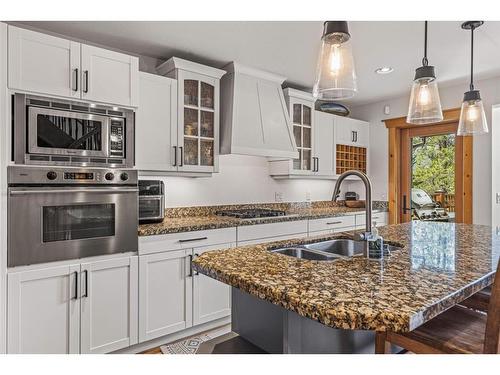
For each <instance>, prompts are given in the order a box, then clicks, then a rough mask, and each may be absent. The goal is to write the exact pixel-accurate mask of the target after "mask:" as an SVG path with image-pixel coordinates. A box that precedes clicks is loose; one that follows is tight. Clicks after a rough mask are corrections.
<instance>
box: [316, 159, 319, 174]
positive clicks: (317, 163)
mask: <svg viewBox="0 0 500 375" xmlns="http://www.w3.org/2000/svg"><path fill="white" fill-rule="evenodd" d="M316 172H319V157H316Z"/></svg>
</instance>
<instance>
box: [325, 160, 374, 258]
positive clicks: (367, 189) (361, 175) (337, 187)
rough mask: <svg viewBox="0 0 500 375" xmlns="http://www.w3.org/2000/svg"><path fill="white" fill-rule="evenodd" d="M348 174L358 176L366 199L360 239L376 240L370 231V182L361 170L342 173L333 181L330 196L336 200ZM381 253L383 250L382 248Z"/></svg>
mask: <svg viewBox="0 0 500 375" xmlns="http://www.w3.org/2000/svg"><path fill="white" fill-rule="evenodd" d="M348 176H358V177H359V178H360V179H361V181H363V183H364V185H365V197H366V198H365V199H366V204H365V206H366V208H365V209H366V223H365V225H366V227H365V232H364V233H361V234H360V239H361V240H362V241H367V245H368V242H370V241H376V240H377V238H376V236H374V235H373V232H372V183H371V181H370V179H369V178H368V176H367V175H366V174H364V173H363V172H360V171H355V170H350V171H346V172H344V173H342V174H341V175H340V176H339V178H338V180H337V182H336V183H335V188H334V189H333V196H332V201H334V202H335V201H336V200H337V198H338V197H339V196H340V185H342V182H343V181H344V180H345V179H346V177H348ZM382 253H383V250H382ZM365 255H366V256H368V255H369V246H366V254H365Z"/></svg>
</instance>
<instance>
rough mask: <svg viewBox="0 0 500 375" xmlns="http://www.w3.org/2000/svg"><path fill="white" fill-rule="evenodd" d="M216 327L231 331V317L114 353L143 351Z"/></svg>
mask: <svg viewBox="0 0 500 375" xmlns="http://www.w3.org/2000/svg"><path fill="white" fill-rule="evenodd" d="M215 328H227V332H228V333H229V332H231V317H230V316H227V317H225V318H221V319H217V320H214V321H213V322H209V323H204V324H200V325H197V326H195V327H191V328H188V329H185V330H182V331H179V332H175V333H171V334H169V335H165V336H162V337H158V338H156V339H153V340H149V341H145V342H141V343H139V344H135V345H132V346H129V347H127V348H123V349H120V350H117V351H115V352H112V354H137V353H141V352H143V351H145V350H149V349H152V348H156V347H158V346H161V345H165V344H170V343H172V342H175V341H178V340H181V339H183V338H185V337H189V336H193V335H197V334H199V333H202V332H205V331H208V330H212V329H215Z"/></svg>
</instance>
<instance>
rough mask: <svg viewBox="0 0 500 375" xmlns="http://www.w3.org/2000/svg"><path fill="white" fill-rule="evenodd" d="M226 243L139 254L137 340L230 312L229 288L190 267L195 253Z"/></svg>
mask: <svg viewBox="0 0 500 375" xmlns="http://www.w3.org/2000/svg"><path fill="white" fill-rule="evenodd" d="M229 247H230V245H229V244H223V245H211V246H206V247H198V248H190V249H184V250H173V251H164V252H161V253H155V254H148V255H142V256H140V257H139V341H140V342H144V341H148V340H152V339H154V338H157V337H161V336H164V335H168V334H171V333H174V332H178V331H182V330H183V329H186V328H189V327H192V326H193V325H197V324H202V323H206V322H209V321H213V320H215V319H219V318H223V317H226V316H229V315H230V314H231V303H230V288H229V286H227V285H225V284H223V283H220V282H218V281H216V280H214V279H211V278H209V277H207V276H204V275H201V274H197V273H196V272H194V271H193V270H192V269H191V261H192V259H193V258H194V257H196V256H197V255H201V254H202V253H203V252H205V251H208V250H214V249H221V248H229Z"/></svg>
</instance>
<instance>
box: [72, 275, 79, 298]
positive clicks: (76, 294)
mask: <svg viewBox="0 0 500 375" xmlns="http://www.w3.org/2000/svg"><path fill="white" fill-rule="evenodd" d="M73 273H74V274H75V296H74V297H73V298H72V299H78V271H75V272H73Z"/></svg>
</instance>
